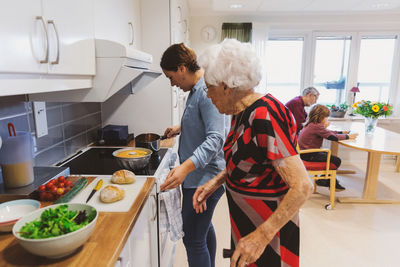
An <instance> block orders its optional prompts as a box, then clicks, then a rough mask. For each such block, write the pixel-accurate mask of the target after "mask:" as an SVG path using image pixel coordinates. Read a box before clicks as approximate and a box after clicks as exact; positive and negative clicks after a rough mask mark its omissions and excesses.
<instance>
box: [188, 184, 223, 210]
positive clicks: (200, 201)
mask: <svg viewBox="0 0 400 267" xmlns="http://www.w3.org/2000/svg"><path fill="white" fill-rule="evenodd" d="M219 186H220V184H219V183H218V182H217V179H215V178H214V179H211V180H210V181H208V182H207V183H205V184H203V185H202V186H199V187H197V189H196V192H194V195H193V208H194V209H195V210H196V213H199V212H200V213H203V211H205V210H207V205H206V201H207V199H208V197H209V196H211V195H212V194H213V193H214V192H215V190H217V189H218V187H219Z"/></svg>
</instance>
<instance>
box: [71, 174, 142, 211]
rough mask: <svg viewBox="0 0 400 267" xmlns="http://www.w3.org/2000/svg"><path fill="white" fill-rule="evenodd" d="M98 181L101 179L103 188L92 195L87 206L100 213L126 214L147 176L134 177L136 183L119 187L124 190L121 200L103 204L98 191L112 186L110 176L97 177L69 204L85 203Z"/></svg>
mask: <svg viewBox="0 0 400 267" xmlns="http://www.w3.org/2000/svg"><path fill="white" fill-rule="evenodd" d="M99 179H103V186H102V187H101V189H100V190H99V191H97V192H96V193H95V194H94V195H93V197H92V198H91V199H90V200H89V202H88V204H89V205H92V206H93V207H95V208H96V209H97V210H98V211H101V212H127V211H128V210H129V209H130V208H131V206H132V204H133V202H134V201H135V199H136V197H137V195H138V194H139V191H140V189H141V188H142V186H143V185H144V183H145V182H146V179H147V176H144V175H136V182H134V183H133V184H127V185H119V186H120V187H121V188H123V189H124V190H125V197H124V198H123V199H122V200H120V201H117V202H113V203H104V202H102V201H101V200H100V191H101V190H102V189H103V188H104V187H105V186H107V185H109V184H113V183H111V175H102V176H99V177H97V178H96V179H94V181H93V182H91V183H90V184H89V185H88V186H86V187H85V188H84V189H83V190H82V191H81V192H79V193H78V194H77V195H76V196H75V197H74V198H73V199H71V201H70V203H85V202H86V199H87V198H88V196H89V194H90V192H92V190H93V188H94V187H95V186H96V184H97V182H98V181H99Z"/></svg>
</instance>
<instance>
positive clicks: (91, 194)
mask: <svg viewBox="0 0 400 267" xmlns="http://www.w3.org/2000/svg"><path fill="white" fill-rule="evenodd" d="M102 185H103V180H102V179H100V180H99V181H98V182H97V184H96V186H95V187H94V188H93V190H92V192H90V195H89V196H88V198H87V199H86V203H88V202H89V200H90V199H91V198H92V197H93V195H94V194H95V193H96V192H97V191H98V190H99V189H100V188H101V186H102Z"/></svg>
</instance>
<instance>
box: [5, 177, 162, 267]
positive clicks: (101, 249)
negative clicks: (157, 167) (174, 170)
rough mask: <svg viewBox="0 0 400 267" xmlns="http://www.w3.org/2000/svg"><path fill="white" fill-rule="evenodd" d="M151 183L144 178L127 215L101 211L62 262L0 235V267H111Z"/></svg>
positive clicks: (6, 235)
mask: <svg viewBox="0 0 400 267" xmlns="http://www.w3.org/2000/svg"><path fill="white" fill-rule="evenodd" d="M93 179H94V178H92V179H91V180H93ZM154 184H155V178H153V177H149V178H147V179H146V182H145V184H144V185H143V187H142V189H141V190H140V192H139V194H138V196H137V197H136V199H135V202H134V203H133V204H132V206H131V208H130V210H129V211H128V212H119V213H117V212H100V213H99V217H98V220H97V224H96V227H95V228H94V230H93V232H92V235H91V236H90V238H89V240H88V241H87V242H86V243H85V244H84V245H83V246H82V247H80V248H79V249H78V250H77V251H76V252H74V253H73V254H72V255H70V256H67V257H65V258H62V259H47V258H44V257H39V256H35V255H32V254H30V253H28V252H27V251H26V250H25V249H23V248H22V247H21V246H20V245H19V243H18V241H17V240H16V239H15V238H14V236H13V235H12V233H2V234H0V251H1V252H0V266H21V265H23V266H57V267H59V266H78V265H79V266H96V267H97V266H114V265H115V263H116V261H117V259H118V257H119V255H120V253H121V250H122V248H123V247H124V245H125V242H126V240H127V239H128V236H129V234H130V232H131V231H132V229H133V227H134V226H135V223H136V220H137V218H138V217H139V214H140V212H141V210H142V208H143V206H144V204H145V202H146V200H147V198H148V197H149V194H150V191H151V189H152V188H153V186H154Z"/></svg>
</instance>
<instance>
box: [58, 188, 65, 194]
mask: <svg viewBox="0 0 400 267" xmlns="http://www.w3.org/2000/svg"><path fill="white" fill-rule="evenodd" d="M62 194H64V188H62V187H59V188H58V189H57V195H62Z"/></svg>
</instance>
